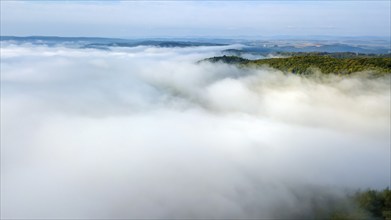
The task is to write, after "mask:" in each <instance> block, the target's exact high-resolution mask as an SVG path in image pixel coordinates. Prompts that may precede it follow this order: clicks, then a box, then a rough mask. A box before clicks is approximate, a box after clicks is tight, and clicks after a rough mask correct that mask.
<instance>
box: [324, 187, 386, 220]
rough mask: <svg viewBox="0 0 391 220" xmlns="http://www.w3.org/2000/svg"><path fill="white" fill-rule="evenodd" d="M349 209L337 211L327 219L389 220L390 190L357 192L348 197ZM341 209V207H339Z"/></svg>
mask: <svg viewBox="0 0 391 220" xmlns="http://www.w3.org/2000/svg"><path fill="white" fill-rule="evenodd" d="M348 203H349V204H350V206H351V208H350V209H346V207H345V208H343V209H338V208H336V209H335V210H334V211H332V212H331V213H330V216H329V219H333V220H337V219H338V220H339V219H340V220H348V219H352V220H353V219H373V220H377V219H379V220H381V219H385V220H391V190H390V189H389V188H386V189H384V190H371V189H368V190H365V191H357V192H356V193H354V194H353V195H350V196H348ZM341 207H343V206H341Z"/></svg>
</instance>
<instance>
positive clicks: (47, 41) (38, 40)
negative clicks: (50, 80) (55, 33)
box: [1, 36, 227, 50]
mask: <svg viewBox="0 0 391 220" xmlns="http://www.w3.org/2000/svg"><path fill="white" fill-rule="evenodd" d="M1 41H11V42H15V43H32V44H38V45H48V46H53V45H56V44H75V46H79V47H80V48H94V49H104V50H108V49H109V47H137V46H155V47H198V46H224V45H227V44H223V43H210V42H193V41H173V40H137V39H120V38H99V37H51V36H31V37H14V36H1Z"/></svg>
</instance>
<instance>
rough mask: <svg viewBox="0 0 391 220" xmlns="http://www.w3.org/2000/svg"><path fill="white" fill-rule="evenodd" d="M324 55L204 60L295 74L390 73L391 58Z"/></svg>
mask: <svg viewBox="0 0 391 220" xmlns="http://www.w3.org/2000/svg"><path fill="white" fill-rule="evenodd" d="M340 56H341V57H342V58H338V55H335V56H333V55H330V54H327V55H324V54H322V53H319V54H314V53H309V54H305V55H296V56H291V57H286V58H270V59H259V60H248V59H244V58H241V57H238V56H220V57H212V58H208V59H205V60H204V61H209V62H224V63H229V64H239V65H240V66H245V67H248V66H263V65H265V66H270V67H272V68H275V69H278V70H281V71H287V72H291V73H297V74H310V73H313V72H314V71H316V70H320V71H321V72H322V73H336V74H350V73H353V72H360V71H366V70H368V71H372V72H376V73H391V57H377V56H364V55H363V56H356V57H349V58H345V56H346V55H340Z"/></svg>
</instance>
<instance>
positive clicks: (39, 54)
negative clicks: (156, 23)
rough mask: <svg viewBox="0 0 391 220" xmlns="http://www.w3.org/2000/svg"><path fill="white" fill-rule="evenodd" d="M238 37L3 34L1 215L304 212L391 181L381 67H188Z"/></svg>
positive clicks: (276, 214)
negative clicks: (192, 41)
mask: <svg viewBox="0 0 391 220" xmlns="http://www.w3.org/2000/svg"><path fill="white" fill-rule="evenodd" d="M235 47H237V46H235V45H232V46H224V47H189V48H157V47H148V46H139V47H134V48H111V51H102V50H97V49H77V48H68V47H64V46H61V45H57V46H54V47H47V46H37V45H31V44H23V45H13V44H3V45H2V48H1V56H2V60H1V61H2V63H1V73H2V98H1V108H2V109H1V112H2V114H1V127H2V129H1V137H2V139H1V147H2V155H1V157H2V160H1V163H2V164H1V165H2V166H1V171H2V172H1V175H2V178H1V181H2V183H1V184H2V185H1V186H2V187H1V201H2V203H1V210H2V217H3V218H110V219H111V218H189V217H190V218H233V217H234V218H276V217H277V218H281V217H284V216H285V217H288V216H290V217H292V216H299V217H300V216H301V217H303V216H306V217H311V213H308V207H310V206H311V204H313V201H314V198H318V197H317V196H319V193H321V195H322V194H323V193H324V194H326V195H328V196H330V195H334V196H337V197H338V196H343V195H344V194H343V193H342V192H343V191H344V190H349V189H357V188H367V187H371V188H379V189H381V188H384V187H386V186H387V185H388V184H389V178H390V168H389V166H388V165H389V163H390V157H389V146H390V133H389V132H390V124H389V121H390V105H389V103H390V78H389V76H385V77H381V78H378V79H368V77H367V75H366V73H361V74H357V75H356V77H351V78H343V77H342V78H341V77H338V76H333V75H327V76H325V75H322V74H319V75H315V76H311V77H301V76H297V75H291V74H288V75H287V74H284V73H282V72H279V71H277V70H273V69H269V68H266V67H265V68H260V69H239V68H237V67H235V66H232V65H227V64H219V63H217V64H211V63H207V62H206V63H197V61H198V60H200V59H202V58H205V57H210V56H213V55H219V54H220V53H221V52H220V51H221V50H223V49H227V48H235ZM315 192H316V193H315ZM314 195H316V196H315V197H314ZM319 198H327V197H319ZM319 201H320V202H322V201H323V200H319Z"/></svg>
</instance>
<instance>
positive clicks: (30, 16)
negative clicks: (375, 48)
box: [1, 1, 391, 37]
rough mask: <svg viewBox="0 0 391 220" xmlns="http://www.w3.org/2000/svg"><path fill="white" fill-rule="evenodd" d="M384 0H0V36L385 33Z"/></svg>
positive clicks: (387, 25)
mask: <svg viewBox="0 0 391 220" xmlns="http://www.w3.org/2000/svg"><path fill="white" fill-rule="evenodd" d="M390 7H391V6H390V1H202V2H200V1H199V2H192V1H104V2H103V1H100V2H94V1H1V35H16V36H30V35H50V36H53V35H56V36H99V37H242V36H275V35H294V36H307V35H332V36H390Z"/></svg>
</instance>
